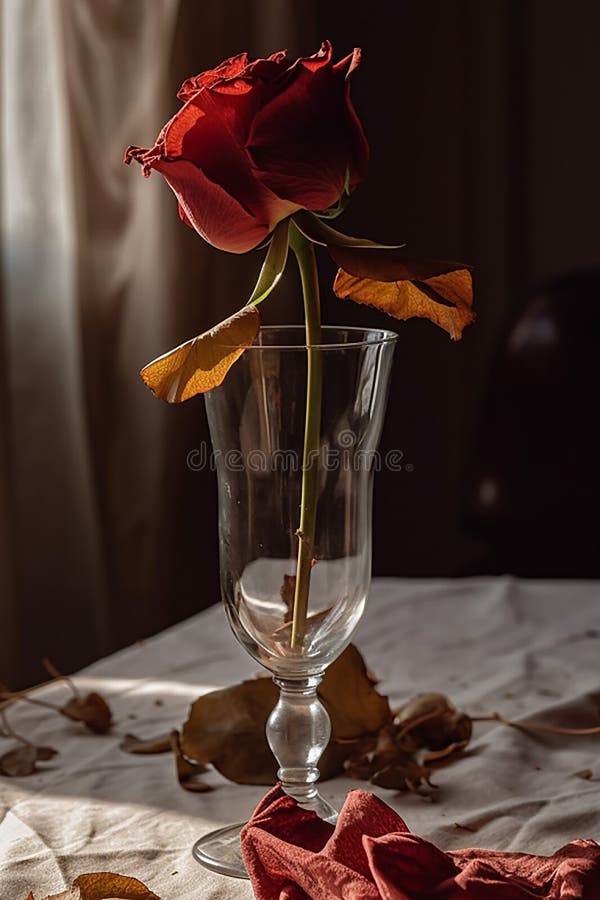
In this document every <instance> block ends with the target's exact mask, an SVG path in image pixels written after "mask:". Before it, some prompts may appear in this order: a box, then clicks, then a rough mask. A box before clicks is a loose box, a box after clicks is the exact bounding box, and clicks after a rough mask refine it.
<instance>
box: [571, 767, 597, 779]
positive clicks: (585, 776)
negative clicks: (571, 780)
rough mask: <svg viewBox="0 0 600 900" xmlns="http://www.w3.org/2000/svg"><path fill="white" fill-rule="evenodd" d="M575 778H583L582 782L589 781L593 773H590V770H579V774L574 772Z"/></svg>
mask: <svg viewBox="0 0 600 900" xmlns="http://www.w3.org/2000/svg"><path fill="white" fill-rule="evenodd" d="M575 777H576V778H583V779H584V781H589V780H590V779H591V778H593V777H594V773H593V772H592V770H591V769H581V771H580V772H575Z"/></svg>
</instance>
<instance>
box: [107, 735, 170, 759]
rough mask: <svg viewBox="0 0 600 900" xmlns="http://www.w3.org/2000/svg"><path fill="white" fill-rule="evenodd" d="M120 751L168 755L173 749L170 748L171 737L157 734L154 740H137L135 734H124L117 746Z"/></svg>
mask: <svg viewBox="0 0 600 900" xmlns="http://www.w3.org/2000/svg"><path fill="white" fill-rule="evenodd" d="M119 747H120V749H121V750H124V751H125V753H141V754H150V753H169V752H170V751H171V750H172V749H173V748H172V746H171V735H170V734H169V733H168V732H167V733H166V734H159V735H158V737H154V738H143V739H142V738H138V737H136V736H135V734H126V735H125V737H124V738H123V740H122V741H121V743H120V744H119Z"/></svg>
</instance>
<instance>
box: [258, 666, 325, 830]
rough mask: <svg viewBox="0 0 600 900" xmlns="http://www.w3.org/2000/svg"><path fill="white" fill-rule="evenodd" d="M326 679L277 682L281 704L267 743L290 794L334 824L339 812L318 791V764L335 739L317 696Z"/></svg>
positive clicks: (272, 717)
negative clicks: (323, 680)
mask: <svg viewBox="0 0 600 900" xmlns="http://www.w3.org/2000/svg"><path fill="white" fill-rule="evenodd" d="M322 678H323V676H322V675H311V676H308V677H306V678H280V677H277V676H275V677H274V678H273V681H274V682H275V684H276V685H277V686H278V687H279V700H278V702H277V704H276V705H275V708H274V709H273V711H272V713H271V715H270V716H269V719H268V721H267V740H268V742H269V746H270V748H271V750H272V751H273V755H274V756H275V759H276V760H277V762H278V763H279V769H278V771H277V777H278V778H279V781H280V782H281V786H282V788H283V790H284V791H285V792H286V794H289V796H290V797H293V798H294V800H296V801H297V802H298V804H299V805H300V806H301V807H302V808H303V809H310V810H313V811H314V812H316V813H317V815H318V816H319V817H320V818H321V819H326V820H327V821H329V822H334V821H335V820H336V818H337V812H336V810H335V809H334V808H333V807H332V806H331V805H330V804H329V803H328V802H327V801H326V800H324V799H323V797H321V795H320V794H319V791H318V789H317V781H318V779H319V769H318V766H317V763H318V762H319V759H320V758H321V756H322V754H323V751H324V750H325V748H326V747H327V744H328V742H329V738H330V735H331V721H330V719H329V715H328V713H327V710H326V709H325V707H324V706H323V704H322V703H321V701H320V699H319V696H318V694H317V687H318V686H319V684H320V682H321V679H322Z"/></svg>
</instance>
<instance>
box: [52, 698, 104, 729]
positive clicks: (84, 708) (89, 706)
mask: <svg viewBox="0 0 600 900" xmlns="http://www.w3.org/2000/svg"><path fill="white" fill-rule="evenodd" d="M60 712H61V713H62V715H63V716H66V717H67V719H72V720H73V721H74V722H83V724H84V725H85V727H86V728H88V729H89V730H90V731H93V732H94V734H106V732H107V731H108V730H109V729H110V726H111V724H112V713H111V711H110V707H109V705H108V703H107V702H106V700H105V699H104V698H103V697H101V696H100V694H97V693H95V692H92V693H91V694H86V695H85V696H84V697H79V696H76V697H71V699H70V700H68V701H67V703H65V705H64V706H62V707H61V709H60Z"/></svg>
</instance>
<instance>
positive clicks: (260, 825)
mask: <svg viewBox="0 0 600 900" xmlns="http://www.w3.org/2000/svg"><path fill="white" fill-rule="evenodd" d="M242 854H243V857H244V862H245V863H246V867H247V869H248V874H249V875H250V878H251V880H252V886H253V888H254V891H255V894H256V896H257V898H258V900H275V898H277V900H305V898H307V897H309V898H312V900H334V898H338V897H339V898H340V900H342V898H343V900H381V898H383V900H530V898H536V900H540V898H544V900H600V845H599V844H597V843H596V842H595V841H573V842H572V843H570V844H567V845H566V846H565V847H562V848H561V849H560V850H558V851H557V852H556V853H555V854H554V855H553V856H530V855H528V854H524V853H497V852H495V851H493V850H453V851H451V852H449V853H443V852H442V851H441V850H438V849H437V847H435V846H434V845H433V844H430V843H429V841H426V840H423V838H420V837H417V835H415V834H411V833H410V831H409V830H408V828H407V827H406V825H405V824H404V822H403V821H402V819H401V818H400V816H399V815H397V813H395V812H394V811H393V810H392V809H390V807H389V806H387V805H386V804H385V803H383V801H382V800H379V799H378V798H377V797H375V796H374V795H373V794H369V793H367V792H366V791H351V792H350V793H349V794H348V797H347V798H346V802H345V803H344V806H343V808H342V811H341V812H340V816H339V819H338V822H337V825H336V826H335V828H334V827H333V825H329V824H328V823H327V822H323V821H321V819H319V818H317V816H316V815H315V814H314V813H312V812H306V810H303V809H300V808H299V807H298V806H297V805H296V802H295V801H294V800H292V799H291V798H290V797H288V796H287V794H284V793H283V791H282V790H281V788H280V787H279V786H278V787H276V788H273V790H271V791H269V793H268V794H267V795H266V797H265V798H264V799H263V800H262V802H261V803H260V804H259V805H258V807H257V808H256V810H255V812H254V815H253V816H252V819H251V820H250V821H249V822H248V824H247V825H246V826H245V828H244V830H243V831H242Z"/></svg>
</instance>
